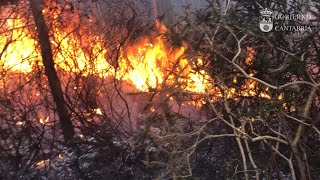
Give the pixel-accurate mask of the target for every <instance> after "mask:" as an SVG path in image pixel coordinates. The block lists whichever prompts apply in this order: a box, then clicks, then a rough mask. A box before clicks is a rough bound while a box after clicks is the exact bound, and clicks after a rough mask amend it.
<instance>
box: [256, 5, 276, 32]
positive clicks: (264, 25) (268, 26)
mask: <svg viewBox="0 0 320 180" xmlns="http://www.w3.org/2000/svg"><path fill="white" fill-rule="evenodd" d="M260 14H261V16H260V23H259V25H260V29H261V31H263V32H270V31H271V30H272V28H273V19H272V11H271V10H270V9H268V8H264V9H262V10H261V11H260Z"/></svg>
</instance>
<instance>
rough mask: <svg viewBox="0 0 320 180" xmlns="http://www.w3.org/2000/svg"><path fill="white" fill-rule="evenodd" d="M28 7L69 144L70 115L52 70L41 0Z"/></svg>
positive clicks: (58, 81)
mask: <svg viewBox="0 0 320 180" xmlns="http://www.w3.org/2000/svg"><path fill="white" fill-rule="evenodd" d="M30 5H31V9H32V14H33V17H34V21H35V24H36V27H37V32H38V39H39V43H40V48H41V56H42V61H43V64H44V67H45V74H46V76H47V78H48V81H49V86H50V89H51V93H52V96H53V100H54V102H55V105H56V108H57V112H58V116H59V121H60V124H61V128H62V134H63V136H64V140H65V141H66V142H69V141H70V140H71V139H72V138H73V136H74V133H75V132H74V128H73V125H72V122H71V119H70V114H69V112H68V109H67V106H66V104H65V101H64V97H63V92H62V88H61V83H60V80H59V78H58V75H57V72H56V70H55V68H54V61H53V55H52V49H51V44H50V41H49V32H48V28H47V26H46V24H45V20H44V17H43V14H42V7H41V0H30Z"/></svg>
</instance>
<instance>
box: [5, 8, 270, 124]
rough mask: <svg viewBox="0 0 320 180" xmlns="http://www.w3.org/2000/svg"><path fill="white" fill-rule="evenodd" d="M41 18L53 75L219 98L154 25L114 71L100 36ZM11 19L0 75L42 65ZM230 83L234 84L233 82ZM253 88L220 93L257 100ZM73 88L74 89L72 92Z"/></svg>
mask: <svg viewBox="0 0 320 180" xmlns="http://www.w3.org/2000/svg"><path fill="white" fill-rule="evenodd" d="M9 9H10V8H9V7H7V9H6V10H5V11H3V12H4V13H2V14H1V13H0V15H1V18H2V17H7V16H8V14H9V13H8V12H9V11H10V10H9ZM43 13H44V14H45V15H47V16H52V17H53V18H54V21H53V22H52V24H51V26H50V27H51V28H50V29H51V32H50V34H51V35H52V36H51V39H50V40H51V46H52V49H53V53H54V54H53V55H54V60H55V64H56V68H57V69H59V70H62V71H64V72H72V73H79V74H80V75H82V76H88V75H91V74H94V75H97V76H99V77H101V78H106V77H115V78H116V79H118V80H124V81H128V82H129V83H130V84H132V85H134V86H135V88H136V89H137V90H139V91H150V90H152V89H158V88H161V87H163V86H167V87H174V88H181V89H182V90H183V91H189V92H194V93H207V92H213V91H214V92H215V93H216V94H217V96H221V95H222V93H221V92H218V91H219V90H217V88H215V87H213V85H212V84H213V80H212V78H211V77H210V75H209V74H208V73H207V72H206V71H205V70H204V69H202V70H201V69H200V70H197V71H194V69H195V67H200V66H203V65H204V64H203V63H204V62H203V60H202V59H201V58H197V59H190V58H188V57H187V56H185V52H186V50H187V49H188V46H187V44H185V43H183V44H182V46H181V47H175V48H172V47H170V46H168V43H167V42H166V40H165V39H164V38H162V37H161V36H157V34H163V33H165V32H166V31H167V28H166V27H165V26H164V25H163V24H161V23H157V27H158V32H157V34H154V36H152V37H142V38H140V40H138V41H137V42H136V43H134V44H131V45H128V46H125V47H124V48H122V49H121V50H120V53H119V57H118V59H117V64H118V67H115V66H114V65H111V64H112V63H110V62H112V60H110V59H107V58H106V54H107V53H108V51H109V49H108V47H106V46H105V45H104V43H103V42H104V39H103V37H102V36H101V37H100V36H99V35H96V34H83V32H82V31H84V30H82V29H81V27H80V28H79V31H80V32H82V35H81V36H80V35H79V34H77V33H74V32H73V31H74V28H71V29H70V28H69V29H68V28H61V27H60V26H59V23H58V21H57V20H56V19H58V18H59V15H58V14H59V13H60V12H59V11H58V12H50V10H47V9H44V10H43ZM50 13H53V14H50ZM55 13H56V14H55ZM11 14H14V15H13V16H12V18H7V19H6V20H4V22H3V24H4V26H3V27H5V28H4V29H7V31H5V32H3V33H0V50H2V51H3V54H1V59H0V66H1V67H0V68H2V69H1V71H8V70H10V71H13V72H19V73H30V72H32V71H33V70H34V69H35V68H37V67H42V66H43V65H42V63H41V55H40V51H39V47H38V46H39V45H38V42H37V40H36V39H35V36H34V35H33V34H35V30H34V29H33V30H34V32H31V30H30V27H28V28H27V27H26V26H25V25H24V24H26V22H27V20H26V19H25V18H23V17H22V16H19V15H17V14H16V13H11ZM71 18H72V16H71ZM2 19H5V18H2ZM74 19H77V18H74ZM78 19H79V18H78ZM75 21H77V20H75ZM72 23H74V24H75V25H74V24H72ZM72 23H71V26H75V27H76V25H77V24H79V23H80V21H79V22H78V21H77V22H72ZM2 29H3V28H2ZM0 32H2V30H1V31H0ZM247 52H248V54H247V58H246V59H245V63H246V64H247V65H252V63H253V59H254V55H255V50H254V49H253V48H252V47H248V48H247ZM254 74H255V72H251V74H250V75H251V76H254ZM233 82H234V83H236V82H237V78H236V77H235V78H234V79H233ZM257 85H258V83H257V82H255V81H253V80H246V81H245V84H244V85H242V87H241V88H242V90H241V92H236V89H234V88H231V89H230V88H226V91H227V96H228V98H232V97H233V96H234V95H237V94H238V95H242V96H256V95H258V93H257ZM74 88H75V89H77V87H74ZM259 96H260V97H262V98H270V96H269V95H268V89H267V88H266V89H265V90H264V91H263V92H261V93H260V94H259ZM200 104H201V103H200ZM101 113H102V111H101V110H100V109H97V110H96V114H101ZM46 120H47V119H44V120H43V119H40V122H41V123H42V124H44V123H45V122H46Z"/></svg>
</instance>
